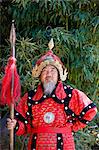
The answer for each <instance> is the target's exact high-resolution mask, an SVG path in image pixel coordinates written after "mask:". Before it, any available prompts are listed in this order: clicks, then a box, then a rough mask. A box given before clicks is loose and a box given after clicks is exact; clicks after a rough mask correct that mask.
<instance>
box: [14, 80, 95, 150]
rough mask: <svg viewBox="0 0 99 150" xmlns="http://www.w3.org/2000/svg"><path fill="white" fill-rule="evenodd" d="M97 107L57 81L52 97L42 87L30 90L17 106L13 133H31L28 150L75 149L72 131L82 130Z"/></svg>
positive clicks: (83, 96)
mask: <svg viewBox="0 0 99 150" xmlns="http://www.w3.org/2000/svg"><path fill="white" fill-rule="evenodd" d="M95 114H96V106H95V104H94V103H92V101H91V100H90V99H89V98H88V97H87V96H86V95H85V94H84V93H83V92H81V91H79V90H78V89H73V88H72V87H70V86H67V85H64V84H63V83H62V82H61V81H58V83H57V85H56V88H55V89H54V90H53V92H52V94H51V95H45V94H44V92H43V86H42V84H39V85H38V87H37V89H34V90H33V91H29V92H28V93H26V94H25V95H24V97H23V98H22V99H21V101H20V102H19V104H18V106H16V111H15V116H16V119H17V124H16V128H15V130H16V134H17V135H25V134H26V133H27V134H28V133H29V134H30V139H29V142H28V150H75V146H74V140H73V135H72V132H73V131H74V132H76V131H78V130H79V129H81V128H84V127H85V126H86V125H87V124H88V123H89V122H90V121H91V120H92V119H93V117H94V116H95Z"/></svg>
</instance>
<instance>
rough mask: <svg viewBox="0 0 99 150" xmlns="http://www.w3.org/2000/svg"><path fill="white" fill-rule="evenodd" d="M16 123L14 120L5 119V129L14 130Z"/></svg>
mask: <svg viewBox="0 0 99 150" xmlns="http://www.w3.org/2000/svg"><path fill="white" fill-rule="evenodd" d="M16 122H17V121H16V120H15V119H10V118H7V128H8V130H11V129H13V128H15V126H16Z"/></svg>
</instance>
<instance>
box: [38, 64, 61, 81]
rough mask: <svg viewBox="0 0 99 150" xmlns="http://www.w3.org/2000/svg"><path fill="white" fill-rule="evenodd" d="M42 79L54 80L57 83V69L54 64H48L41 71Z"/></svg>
mask: <svg viewBox="0 0 99 150" xmlns="http://www.w3.org/2000/svg"><path fill="white" fill-rule="evenodd" d="M40 79H41V82H42V83H44V82H46V83H48V82H50V81H53V82H54V83H55V84H56V83H57V81H58V71H57V69H56V68H55V67H54V66H52V65H48V66H46V67H45V68H44V69H43V71H42V73H41V76H40Z"/></svg>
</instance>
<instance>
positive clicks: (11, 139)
mask: <svg viewBox="0 0 99 150" xmlns="http://www.w3.org/2000/svg"><path fill="white" fill-rule="evenodd" d="M15 41H16V34H15V27H14V20H12V26H11V31H10V43H11V51H12V57H14V58H15ZM11 97H12V99H11V104H10V118H11V119H14V68H13V67H12V83H11ZM10 150H14V129H11V130H10Z"/></svg>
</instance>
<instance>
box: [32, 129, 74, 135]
mask: <svg viewBox="0 0 99 150" xmlns="http://www.w3.org/2000/svg"><path fill="white" fill-rule="evenodd" d="M70 132H72V131H71V127H63V128H57V127H38V128H32V131H31V132H30V133H65V134H66V133H70Z"/></svg>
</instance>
